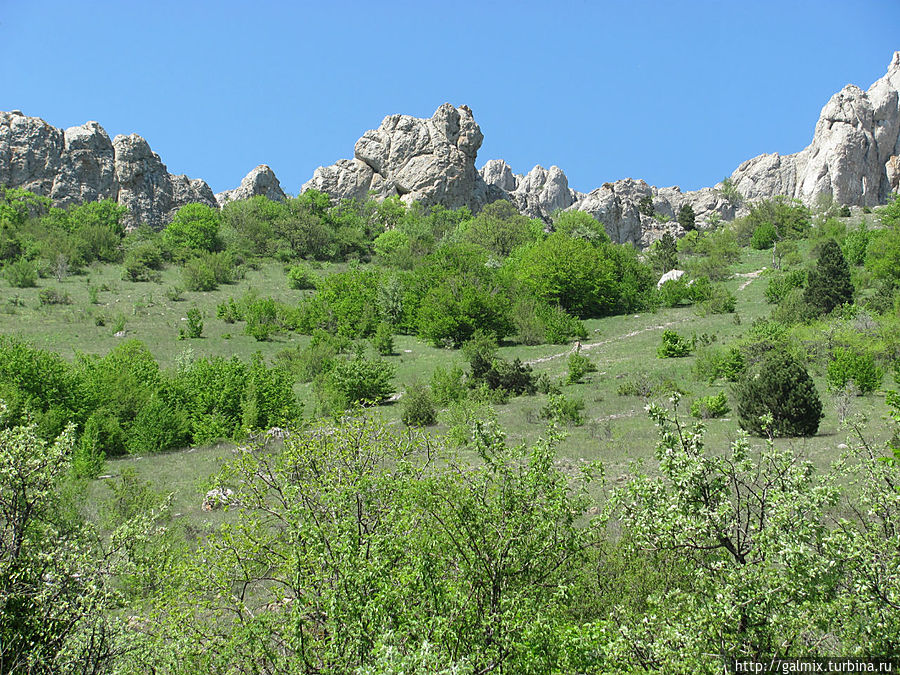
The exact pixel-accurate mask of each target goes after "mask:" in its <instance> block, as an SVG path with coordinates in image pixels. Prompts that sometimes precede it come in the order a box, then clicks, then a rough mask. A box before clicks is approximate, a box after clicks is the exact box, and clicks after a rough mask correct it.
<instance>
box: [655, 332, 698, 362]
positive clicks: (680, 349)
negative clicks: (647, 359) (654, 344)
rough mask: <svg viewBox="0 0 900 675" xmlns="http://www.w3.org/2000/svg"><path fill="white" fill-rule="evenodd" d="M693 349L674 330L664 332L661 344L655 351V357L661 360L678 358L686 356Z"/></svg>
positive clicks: (687, 341) (689, 343) (688, 342)
mask: <svg viewBox="0 0 900 675" xmlns="http://www.w3.org/2000/svg"><path fill="white" fill-rule="evenodd" d="M693 349H694V347H693V345H692V344H691V342H690V341H689V340H687V339H686V338H684V337H682V336H680V335H679V334H678V333H676V332H675V331H674V330H664V331H663V334H662V344H661V345H660V346H659V348H658V349H657V350H656V355H657V357H659V358H661V359H670V358H680V357H682V356H688V355H689V354H690V353H691V352H692V351H693Z"/></svg>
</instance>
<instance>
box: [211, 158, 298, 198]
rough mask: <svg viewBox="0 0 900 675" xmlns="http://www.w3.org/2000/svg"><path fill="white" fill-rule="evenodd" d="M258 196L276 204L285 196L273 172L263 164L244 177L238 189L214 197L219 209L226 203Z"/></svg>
mask: <svg viewBox="0 0 900 675" xmlns="http://www.w3.org/2000/svg"><path fill="white" fill-rule="evenodd" d="M259 196H262V197H267V198H268V199H271V200H272V201H278V202H280V201H284V199H285V196H286V195H285V194H284V190H282V189H281V183H280V182H278V178H276V177H275V172H274V171H272V169H270V168H269V167H268V166H266V165H265V164H260V165H259V166H258V167H256V168H255V169H253V171H251V172H250V173H248V174H247V175H246V176H244V180H242V181H241V184H240V185H239V186H238V187H236V188H234V189H233V190H225V191H224V192H219V193H218V194H217V195H216V202H217V203H218V204H219V206H220V207H221V206H225V205H226V204H227V203H228V202H233V201H238V200H240V199H250V198H251V197H259Z"/></svg>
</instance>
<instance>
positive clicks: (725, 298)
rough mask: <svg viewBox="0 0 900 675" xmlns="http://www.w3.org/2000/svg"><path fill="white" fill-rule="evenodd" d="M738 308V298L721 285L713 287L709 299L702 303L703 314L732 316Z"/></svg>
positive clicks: (701, 310)
mask: <svg viewBox="0 0 900 675" xmlns="http://www.w3.org/2000/svg"><path fill="white" fill-rule="evenodd" d="M694 285H695V286H696V284H694ZM736 308H737V296H735V294H734V293H732V292H731V291H729V290H728V289H727V288H725V287H724V286H722V285H720V284H716V285H714V286H711V287H710V290H709V295H708V297H707V298H706V299H705V300H703V301H702V302H701V303H700V312H701V313H702V314H732V313H734V310H735V309H736Z"/></svg>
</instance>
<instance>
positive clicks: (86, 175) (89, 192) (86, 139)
mask: <svg viewBox="0 0 900 675" xmlns="http://www.w3.org/2000/svg"><path fill="white" fill-rule="evenodd" d="M63 139H64V148H63V152H62V155H61V157H60V164H59V168H58V170H57V173H56V176H55V177H54V179H53V188H52V189H51V191H50V198H51V199H52V200H53V202H54V203H55V204H56V205H57V206H70V205H77V204H82V203H84V202H92V201H96V200H98V199H116V196H117V190H116V161H115V150H114V149H113V144H112V141H110V140H109V136H108V135H107V133H106V131H104V129H103V127H101V126H100V125H99V124H97V123H96V122H88V123H86V124H82V125H81V126H79V127H70V128H69V129H66V130H65V132H64V134H63Z"/></svg>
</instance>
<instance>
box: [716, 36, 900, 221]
mask: <svg viewBox="0 0 900 675" xmlns="http://www.w3.org/2000/svg"><path fill="white" fill-rule="evenodd" d="M898 90H900V52H896V53H895V54H894V57H893V59H892V60H891V63H890V65H889V66H888V71H887V73H886V74H885V75H884V77H882V78H881V79H879V80H878V81H877V82H875V83H874V84H873V85H872V86H871V87H869V90H868V92H863V91H862V90H861V89H860V88H859V87H856V86H854V85H852V84H848V85H847V86H846V87H844V88H843V89H842V90H841V91H839V92H838V93H836V94H835V95H834V96H832V97H831V100H829V101H828V103H827V104H826V105H825V107H824V108H822V112H821V114H820V115H819V121H818V123H817V124H816V130H815V133H814V134H813V139H812V143H810V145H809V146H807V147H806V148H805V149H803V150H801V151H800V152H798V153H796V154H793V155H778V154H770V155H760V156H759V157H754V158H753V159H750V160H747V161H746V162H744V163H743V164H741V165H740V166H739V167H738V168H737V169H736V170H735V172H734V173H733V174H732V176H731V179H732V181H733V182H734V184H735V187H736V188H737V190H738V191H739V192H740V193H741V194H742V195H743V196H744V197H745V198H746V199H756V198H760V197H772V196H775V195H786V196H788V197H794V198H796V199H800V200H802V201H803V202H805V203H806V204H813V203H814V202H815V201H816V200H817V199H819V198H820V196H822V195H825V196H831V197H833V198H834V200H835V201H837V202H838V203H840V204H847V205H855V206H874V205H876V204H879V203H881V202H883V201H884V200H885V199H886V198H887V197H888V195H889V194H890V193H891V192H892V191H896V190H897V189H898V187H900V186H898V180H900V176H898V171H897V166H898V163H900V160H898V159H897V158H898V156H900V133H898V132H900V105H898Z"/></svg>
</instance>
